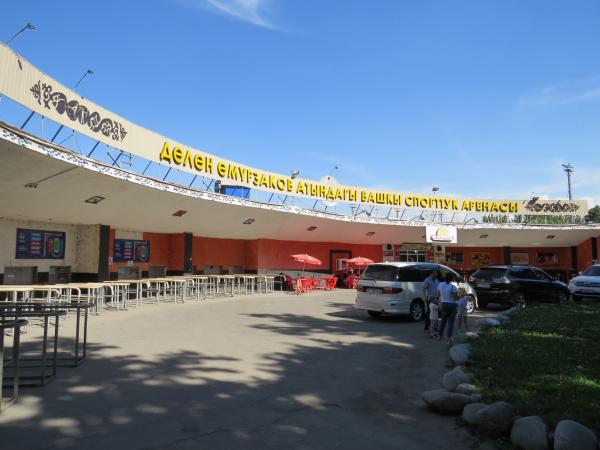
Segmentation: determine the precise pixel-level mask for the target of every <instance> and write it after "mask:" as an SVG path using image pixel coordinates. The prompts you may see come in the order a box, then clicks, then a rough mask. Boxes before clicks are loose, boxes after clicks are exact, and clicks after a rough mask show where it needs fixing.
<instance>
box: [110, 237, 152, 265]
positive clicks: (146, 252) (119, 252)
mask: <svg viewBox="0 0 600 450" xmlns="http://www.w3.org/2000/svg"><path fill="white" fill-rule="evenodd" d="M113 261H114V262H127V261H135V262H148V261H150V241H136V240H132V239H115V245H114V252H113Z"/></svg>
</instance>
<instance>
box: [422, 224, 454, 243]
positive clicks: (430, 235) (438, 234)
mask: <svg viewBox="0 0 600 450" xmlns="http://www.w3.org/2000/svg"><path fill="white" fill-rule="evenodd" d="M425 236H426V238H427V242H431V243H432V244H456V243H457V230H456V227H455V226H452V225H427V227H426V232H425Z"/></svg>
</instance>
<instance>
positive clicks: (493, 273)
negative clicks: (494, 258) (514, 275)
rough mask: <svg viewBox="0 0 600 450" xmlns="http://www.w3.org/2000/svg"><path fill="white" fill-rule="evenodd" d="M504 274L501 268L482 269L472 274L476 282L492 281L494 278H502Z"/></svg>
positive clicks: (504, 270)
mask: <svg viewBox="0 0 600 450" xmlns="http://www.w3.org/2000/svg"><path fill="white" fill-rule="evenodd" d="M505 274H506V269H504V268H502V267H484V268H483V269H479V270H478V271H477V272H475V273H474V274H473V278H474V279H476V280H484V281H492V280H494V278H500V277H503V276H504V275H505Z"/></svg>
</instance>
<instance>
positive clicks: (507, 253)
mask: <svg viewBox="0 0 600 450" xmlns="http://www.w3.org/2000/svg"><path fill="white" fill-rule="evenodd" d="M503 251H504V264H510V260H511V258H510V255H511V253H512V251H511V248H510V247H503Z"/></svg>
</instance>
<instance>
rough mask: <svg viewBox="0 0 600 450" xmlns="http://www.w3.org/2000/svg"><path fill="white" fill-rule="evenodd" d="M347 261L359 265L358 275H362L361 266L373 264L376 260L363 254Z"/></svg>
mask: <svg viewBox="0 0 600 450" xmlns="http://www.w3.org/2000/svg"><path fill="white" fill-rule="evenodd" d="M346 262H347V263H349V264H354V265H356V266H358V276H359V277H360V266H368V265H369V264H373V263H374V262H375V261H373V260H372V259H369V258H364V257H362V256H357V257H356V258H352V259H349V260H347V261H346Z"/></svg>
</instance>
